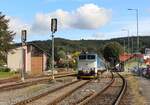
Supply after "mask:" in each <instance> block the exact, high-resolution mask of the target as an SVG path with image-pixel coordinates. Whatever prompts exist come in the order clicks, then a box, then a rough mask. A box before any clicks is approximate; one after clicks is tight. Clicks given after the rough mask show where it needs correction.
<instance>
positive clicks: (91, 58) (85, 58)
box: [77, 53, 106, 79]
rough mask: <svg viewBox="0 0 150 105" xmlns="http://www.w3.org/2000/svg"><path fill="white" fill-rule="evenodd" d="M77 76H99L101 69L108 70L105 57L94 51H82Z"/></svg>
mask: <svg viewBox="0 0 150 105" xmlns="http://www.w3.org/2000/svg"><path fill="white" fill-rule="evenodd" d="M77 70H78V71H77V78H78V79H80V78H97V76H98V72H99V71H104V70H106V68H105V62H104V60H103V58H102V57H101V58H100V57H98V55H97V54H93V53H81V54H80V55H79V57H78V68H77Z"/></svg>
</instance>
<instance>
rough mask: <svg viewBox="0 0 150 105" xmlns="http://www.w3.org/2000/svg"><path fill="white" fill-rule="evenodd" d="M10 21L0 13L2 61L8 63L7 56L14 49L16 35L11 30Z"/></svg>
mask: <svg viewBox="0 0 150 105" xmlns="http://www.w3.org/2000/svg"><path fill="white" fill-rule="evenodd" d="M8 23H9V20H8V19H6V17H5V15H2V13H1V12H0V61H1V62H5V63H6V55H7V53H8V51H9V50H10V49H11V48H12V45H11V43H12V42H13V36H14V35H15V33H13V32H12V31H10V30H9V27H8Z"/></svg>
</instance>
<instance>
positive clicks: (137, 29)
mask: <svg viewBox="0 0 150 105" xmlns="http://www.w3.org/2000/svg"><path fill="white" fill-rule="evenodd" d="M128 10H132V11H135V12H136V34H137V52H139V16H138V14H139V13H138V9H128Z"/></svg>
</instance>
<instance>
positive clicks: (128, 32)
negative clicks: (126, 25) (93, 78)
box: [122, 29, 130, 53]
mask: <svg viewBox="0 0 150 105" xmlns="http://www.w3.org/2000/svg"><path fill="white" fill-rule="evenodd" d="M122 31H126V32H127V36H128V53H129V50H130V31H129V30H128V29H122Z"/></svg>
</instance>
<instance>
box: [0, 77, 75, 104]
mask: <svg viewBox="0 0 150 105" xmlns="http://www.w3.org/2000/svg"><path fill="white" fill-rule="evenodd" d="M73 80H76V79H75V77H63V78H58V79H56V81H55V82H49V83H43V84H37V85H33V86H29V87H25V88H21V89H16V90H10V91H4V92H0V105H13V104H15V103H17V102H19V101H22V100H25V99H28V98H30V97H33V96H37V95H39V94H41V93H43V92H46V91H48V90H52V89H54V88H57V87H59V86H62V85H65V84H67V83H69V82H71V81H73Z"/></svg>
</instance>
